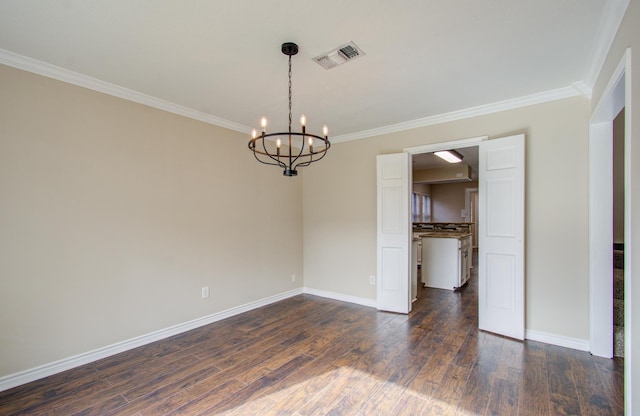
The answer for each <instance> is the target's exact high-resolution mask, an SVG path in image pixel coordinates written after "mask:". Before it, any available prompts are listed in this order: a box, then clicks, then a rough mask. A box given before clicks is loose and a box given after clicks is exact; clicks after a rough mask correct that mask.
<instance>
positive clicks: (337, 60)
mask: <svg viewBox="0 0 640 416" xmlns="http://www.w3.org/2000/svg"><path fill="white" fill-rule="evenodd" d="M362 55H364V52H363V51H362V49H360V48H358V47H357V46H356V44H355V43H353V42H349V43H347V44H346V45H342V46H340V47H338V48H336V49H334V50H332V51H329V52H327V53H323V54H322V55H318V56H316V57H315V58H313V60H314V61H316V63H318V65H320V66H321V67H323V68H324V69H331V68H333V67H334V66H338V65H340V64H343V63H345V62H347V61H351V60H353V59H356V58H357V57H359V56H362Z"/></svg>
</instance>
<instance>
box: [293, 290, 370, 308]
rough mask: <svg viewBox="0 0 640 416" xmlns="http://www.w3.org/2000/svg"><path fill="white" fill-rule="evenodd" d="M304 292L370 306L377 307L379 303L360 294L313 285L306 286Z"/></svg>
mask: <svg viewBox="0 0 640 416" xmlns="http://www.w3.org/2000/svg"><path fill="white" fill-rule="evenodd" d="M304 293H306V294H309V295H314V296H320V297H322V298H328V299H334V300H339V301H342V302H349V303H355V304H357V305H363V306H368V307H370V308H377V307H378V304H377V303H376V300H375V299H368V298H361V297H358V296H351V295H345V294H343V293H337V292H329V291H326V290H320V289H314V288H311V287H305V288H304Z"/></svg>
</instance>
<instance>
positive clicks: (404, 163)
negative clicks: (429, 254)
mask: <svg viewBox="0 0 640 416" xmlns="http://www.w3.org/2000/svg"><path fill="white" fill-rule="evenodd" d="M409 160H410V155H409V154H408V153H395V154H389V155H379V156H378V157H377V184H378V185H377V187H378V203H377V207H378V220H377V221H378V227H377V228H378V236H377V258H378V265H377V269H378V271H377V273H378V279H377V306H378V309H379V310H384V311H390V312H397V313H409V312H410V310H411V293H410V292H411V291H410V290H409V280H410V277H411V273H410V267H409V265H410V264H411V257H410V256H411V250H410V248H411V217H410V215H411V209H410V207H411V205H410V204H409V200H410V197H411V192H409V184H410V183H411V170H410V166H411V164H410V163H409Z"/></svg>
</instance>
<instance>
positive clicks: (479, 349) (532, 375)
mask: <svg viewBox="0 0 640 416" xmlns="http://www.w3.org/2000/svg"><path fill="white" fill-rule="evenodd" d="M477 326H478V324H477V278H476V277H475V276H473V277H472V280H471V281H470V283H469V285H468V286H466V287H464V288H462V289H461V290H459V291H458V292H450V291H446V290H440V289H421V291H420V298H419V300H418V301H417V302H416V303H415V304H414V310H413V311H412V312H411V314H409V315H408V316H405V315H396V314H391V313H382V312H377V311H376V310H374V309H371V308H367V307H363V306H358V305H353V304H349V303H342V302H338V301H332V300H327V299H323V298H319V297H314V296H309V295H301V296H296V297H294V298H290V299H287V300H285V301H282V302H278V303H275V304H272V305H269V306H267V307H264V308H261V309H259V310H254V311H251V312H248V313H245V314H242V315H238V316H235V317H232V318H229V319H227V320H224V321H220V322H217V323H214V324H211V325H208V326H206V327H202V328H199V329H196V330H193V331H190V332H188V333H184V334H181V335H178V336H175V337H172V338H170V339H166V340H163V341H160V342H156V343H153V344H150V345H147V346H144V347H140V348H137V349H135V350H131V351H128V352H124V353H122V354H118V355H116V356H112V357H109V358H106V359H103V360H100V361H97V362H94V363H92V364H88V365H85V366H82V367H79V368H76V369H73V370H70V371H67V372H64V373H61V374H57V375H54V376H52V377H49V378H46V379H43V380H39V381H35V382H33V383H30V384H27V385H24V386H20V387H17V388H14V389H11V390H8V391H4V392H0V414H1V415H16V414H20V415H21V414H25V415H26V414H29V415H31V414H35V415H160V414H172V415H174V414H175V415H178V414H180V415H199V414H204V415H221V414H225V415H227V414H233V415H326V414H334V415H352V414H354V415H355V414H357V415H452V414H456V415H485V414H491V415H493V414H505V415H516V414H518V415H560V414H571V415H621V414H623V413H624V410H623V409H624V405H623V384H624V383H623V361H622V359H613V360H609V359H602V358H596V357H592V356H591V355H590V354H588V353H586V352H581V351H575V350H570V349H566V348H560V347H555V346H551V345H546V344H541V343H537V342H530V341H527V342H524V343H522V342H518V341H514V340H511V339H507V338H503V337H499V336H495V335H492V334H489V333H484V332H481V331H478V329H477Z"/></svg>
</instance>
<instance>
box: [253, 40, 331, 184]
mask: <svg viewBox="0 0 640 416" xmlns="http://www.w3.org/2000/svg"><path fill="white" fill-rule="evenodd" d="M282 53H283V54H285V55H287V56H289V131H288V132H285V133H267V118H266V117H262V119H261V120H260V125H261V127H262V133H260V134H258V133H257V131H256V130H255V129H254V130H252V131H251V140H249V149H250V150H251V151H252V152H253V155H254V156H255V158H256V160H257V161H258V162H260V163H264V164H265V165H274V166H279V167H281V168H283V169H284V172H283V175H285V176H296V175H297V174H298V171H297V169H298V168H302V167H305V166H309V165H310V164H311V163H313V162H317V161H318V160H320V159H322V158H323V157H325V155H326V154H327V150H329V147H331V143H329V136H328V134H329V130H328V129H327V126H324V127H323V128H322V136H318V135H315V134H311V133H307V130H306V124H307V118H306V117H305V116H304V115H302V116H301V117H300V125H301V126H302V132H296V131H291V57H292V56H293V55H295V54H297V53H298V45H296V44H295V43H292V42H287V43H283V44H282ZM283 145H284V147H285V149H282V147H283Z"/></svg>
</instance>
